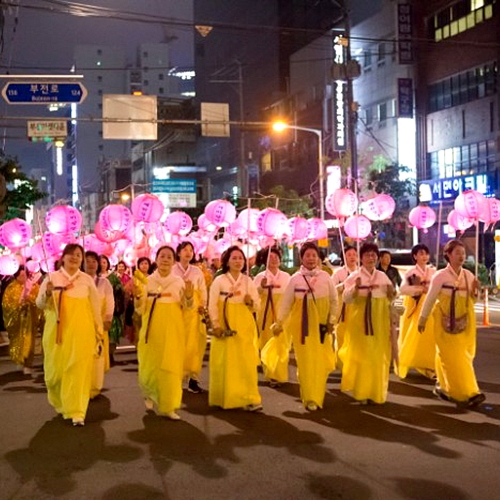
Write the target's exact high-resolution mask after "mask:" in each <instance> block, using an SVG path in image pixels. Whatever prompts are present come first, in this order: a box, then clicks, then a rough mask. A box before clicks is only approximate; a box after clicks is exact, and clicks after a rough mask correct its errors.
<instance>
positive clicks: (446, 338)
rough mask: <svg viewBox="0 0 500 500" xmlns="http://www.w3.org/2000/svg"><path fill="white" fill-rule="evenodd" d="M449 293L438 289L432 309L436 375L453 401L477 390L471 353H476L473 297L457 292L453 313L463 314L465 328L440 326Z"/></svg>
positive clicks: (462, 398) (440, 384) (447, 304)
mask: <svg viewBox="0 0 500 500" xmlns="http://www.w3.org/2000/svg"><path fill="white" fill-rule="evenodd" d="M450 300H451V296H450V295H447V294H444V293H440V294H439V296H438V300H437V303H436V306H435V307H434V309H433V313H432V316H433V317H434V331H435V335H436V345H437V355H436V375H437V378H438V382H439V386H440V388H441V390H442V391H444V392H445V393H446V394H447V395H448V396H449V397H451V398H452V399H454V400H455V401H467V400H468V399H469V398H471V397H472V396H475V395H476V394H479V392H480V391H479V387H478V385H477V380H476V374H475V372H474V365H473V361H474V357H475V355H476V316H475V313H474V301H473V300H472V299H471V298H470V297H469V298H467V297H461V296H457V298H456V317H457V318H458V317H460V316H462V315H464V314H467V328H466V329H465V331H463V332H462V333H456V334H450V333H446V332H445V331H444V329H443V327H442V317H443V311H444V312H445V314H449V310H450Z"/></svg>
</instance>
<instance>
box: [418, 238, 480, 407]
mask: <svg viewBox="0 0 500 500" xmlns="http://www.w3.org/2000/svg"><path fill="white" fill-rule="evenodd" d="M443 253H444V257H445V259H446V260H447V262H448V265H447V266H446V267H445V268H444V269H441V270H439V271H437V272H436V274H435V275H434V277H433V278H432V281H431V285H430V288H429V292H428V293H427V297H426V298H425V301H424V304H423V306H422V311H421V313H420V318H419V320H418V329H419V331H420V332H424V331H425V329H426V327H427V321H428V318H429V317H430V316H431V315H432V316H433V319H434V332H435V338H436V345H437V355H436V375H437V384H436V387H435V389H434V394H436V395H437V396H438V397H440V398H441V399H444V400H446V401H452V402H454V403H456V404H457V405H458V406H461V407H469V408H470V407H474V406H477V405H479V404H481V403H482V402H483V401H484V400H485V399H486V398H485V396H484V394H483V393H482V392H480V390H479V387H478V385H477V380H476V374H475V372H474V364H473V362H474V357H475V355H476V314H475V312H474V301H475V299H476V297H477V292H478V287H479V284H478V281H477V279H476V277H475V276H474V275H473V274H472V273H471V272H470V271H468V270H467V269H463V267H462V265H463V263H464V262H465V247H464V244H463V243H462V242H461V241H459V240H451V241H449V242H448V243H446V245H445V247H444V249H443Z"/></svg>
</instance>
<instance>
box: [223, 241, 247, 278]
mask: <svg viewBox="0 0 500 500" xmlns="http://www.w3.org/2000/svg"><path fill="white" fill-rule="evenodd" d="M235 251H238V252H241V255H243V260H244V262H245V264H244V265H243V269H242V270H241V272H242V273H245V272H246V270H247V258H246V255H245V253H244V252H243V250H242V249H241V248H240V247H239V246H238V245H233V246H230V247H229V248H228V249H227V250H226V251H225V252H224V253H223V254H222V257H221V272H222V273H227V272H228V271H229V258H230V257H231V254H232V253H233V252H235Z"/></svg>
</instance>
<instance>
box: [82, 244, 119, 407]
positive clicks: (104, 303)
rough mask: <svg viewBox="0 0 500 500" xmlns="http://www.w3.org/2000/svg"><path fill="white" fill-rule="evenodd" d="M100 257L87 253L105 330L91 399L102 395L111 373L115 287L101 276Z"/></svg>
mask: <svg viewBox="0 0 500 500" xmlns="http://www.w3.org/2000/svg"><path fill="white" fill-rule="evenodd" d="M99 271H100V269H99V256H98V255H97V253H96V252H93V251H91V250H88V251H87V252H85V272H86V273H87V274H88V275H89V276H90V277H91V278H92V279H93V280H94V283H95V286H96V288H97V293H98V294H99V298H100V300H101V314H102V324H103V330H104V339H103V348H102V352H101V353H100V355H99V356H97V357H96V358H95V359H94V373H93V375H92V385H91V389H90V397H91V398H95V397H96V396H98V395H99V394H100V393H101V390H102V388H103V386H104V374H105V373H106V372H108V371H109V368H110V359H109V329H110V328H111V323H112V321H113V311H114V309H115V299H114V296H113V287H112V286H111V283H110V282H109V280H108V279H107V278H104V277H101V276H99V274H100V272H99Z"/></svg>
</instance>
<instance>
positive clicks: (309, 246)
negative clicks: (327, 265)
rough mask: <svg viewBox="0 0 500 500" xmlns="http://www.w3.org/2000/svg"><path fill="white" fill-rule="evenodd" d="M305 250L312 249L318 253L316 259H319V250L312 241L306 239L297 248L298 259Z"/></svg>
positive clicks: (302, 255)
mask: <svg viewBox="0 0 500 500" xmlns="http://www.w3.org/2000/svg"><path fill="white" fill-rule="evenodd" d="M307 250H314V251H315V252H316V253H317V254H318V259H321V252H320V251H319V248H318V246H317V245H316V243H313V242H312V241H306V242H305V243H304V244H303V245H302V246H301V247H300V250H299V256H300V260H302V258H303V257H304V254H305V253H306V252H307Z"/></svg>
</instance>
